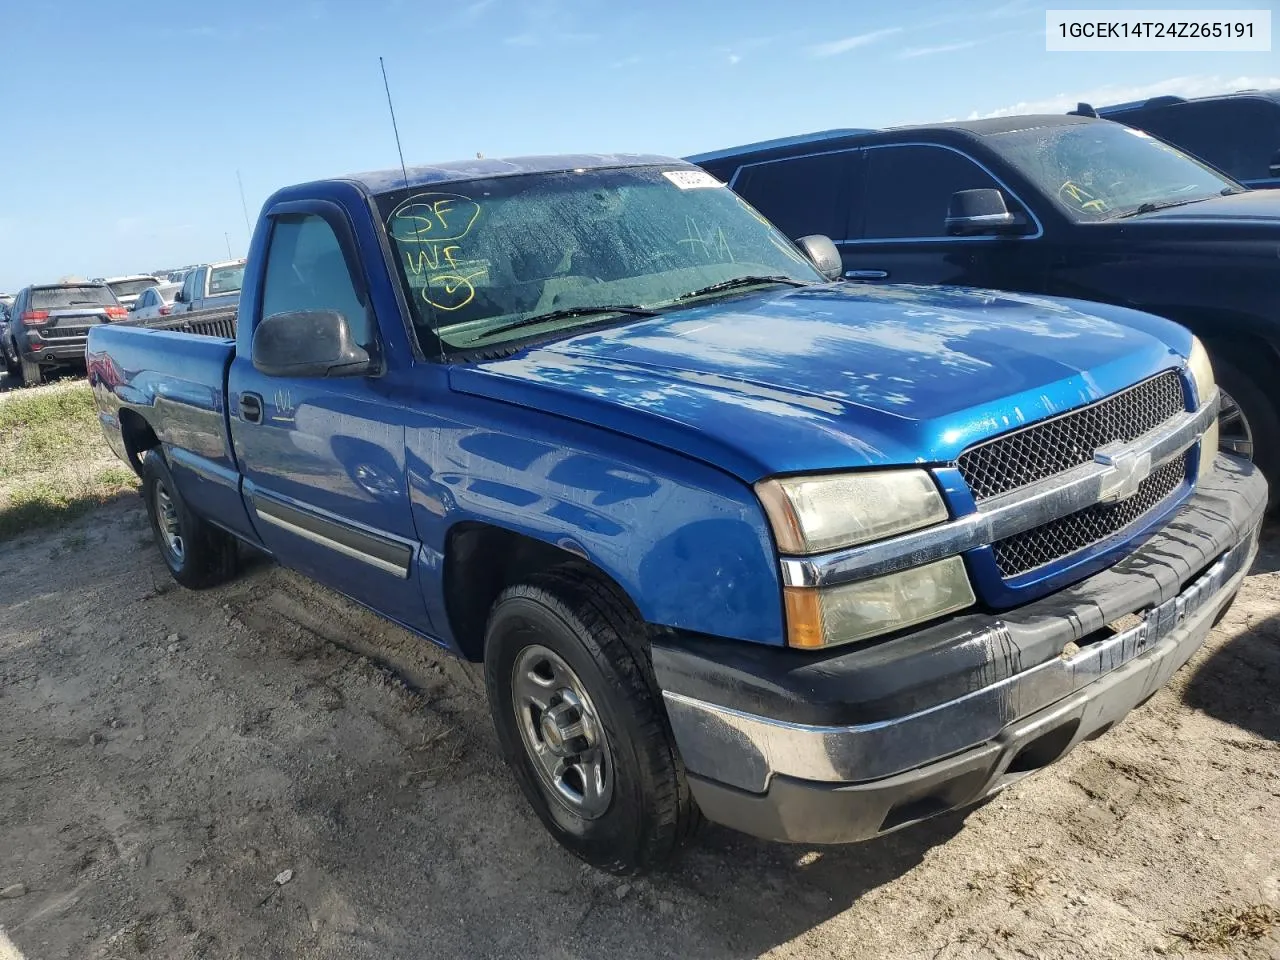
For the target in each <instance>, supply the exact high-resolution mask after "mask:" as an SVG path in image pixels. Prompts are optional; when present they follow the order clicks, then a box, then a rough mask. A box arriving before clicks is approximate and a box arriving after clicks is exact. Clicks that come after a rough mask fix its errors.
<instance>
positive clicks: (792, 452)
mask: <svg viewBox="0 0 1280 960" xmlns="http://www.w3.org/2000/svg"><path fill="white" fill-rule="evenodd" d="M1082 307H1084V308H1087V309H1088V312H1085V310H1083V309H1081V308H1082ZM1189 348H1190V335H1189V334H1187V333H1186V332H1185V331H1183V330H1182V329H1181V328H1179V327H1176V326H1174V325H1173V324H1171V323H1167V322H1166V321H1163V320H1160V319H1157V318H1155V317H1150V316H1148V315H1146V314H1141V313H1137V312H1135V311H1131V310H1125V309H1123V308H1118V307H1110V306H1104V305H1101V304H1082V303H1076V302H1071V301H1063V300H1055V299H1052V298H1047V297H1046V298H1040V297H1031V296H1022V295H1016V294H1005V293H994V292H991V291H985V290H972V289H964V288H957V287H922V286H880V287H869V286H863V285H860V284H830V285H823V286H817V287H807V288H800V289H789V290H785V291H780V292H768V293H764V294H756V295H750V296H745V297H744V296H737V297H733V298H730V299H727V300H719V301H716V302H714V303H710V304H706V305H703V306H697V307H690V308H686V309H682V310H676V311H672V312H669V313H666V314H664V315H662V316H660V317H655V318H652V319H645V320H641V321H639V322H634V323H628V324H625V325H622V326H617V327H613V328H609V329H606V330H604V331H597V332H592V333H582V334H579V335H576V336H571V337H568V338H565V339H562V340H558V341H555V342H553V343H550V344H547V345H543V346H537V347H533V348H530V349H527V350H524V351H521V352H520V353H517V354H515V355H514V356H510V357H507V358H503V359H499V360H491V361H486V362H481V363H476V364H469V365H459V366H456V367H454V368H452V369H451V371H450V380H451V384H452V386H453V388H454V389H455V390H458V391H461V392H465V393H469V394H473V395H477V396H484V397H489V398H492V399H495V400H501V401H504V402H508V403H516V404H519V405H521V406H525V407H530V408H534V409H539V410H543V411H545V412H547V413H551V414H555V415H558V416H565V417H571V418H573V419H577V420H581V421H583V422H586V423H591V424H596V425H599V426H602V427H604V428H606V429H609V430H612V431H615V432H617V433H621V434H625V435H627V436H631V437H634V438H636V439H639V440H642V441H645V442H648V443H653V444H657V445H659V446H662V447H666V448H668V449H671V450H675V451H677V452H681V453H684V454H686V455H690V456H693V457H696V458H698V459H700V460H703V461H706V462H708V463H712V464H715V465H717V466H719V467H721V468H723V469H725V470H728V471H729V472H731V473H733V474H734V475H736V476H738V477H740V478H741V479H743V480H746V481H747V482H754V481H755V480H758V479H760V478H761V477H764V476H768V475H771V474H778V473H790V472H803V471H809V470H825V469H837V468H847V467H864V466H876V465H889V464H907V463H924V462H930V463H940V462H948V461H951V460H953V459H954V458H955V457H956V456H957V455H958V454H959V453H960V452H961V451H962V450H963V449H964V448H965V447H967V446H969V445H970V444H972V443H974V442H975V441H977V440H980V439H983V438H985V437H988V436H991V435H993V434H996V433H1001V432H1004V431H1005V430H1009V429H1012V428H1014V427H1017V426H1020V425H1022V424H1025V423H1029V422H1032V421H1035V420H1038V419H1040V418H1042V417H1045V416H1049V415H1052V414H1055V413H1059V412H1061V411H1063V410H1066V409H1070V408H1072V407H1075V406H1079V405H1080V404H1083V403H1088V402H1090V401H1093V400H1096V399H1099V398H1100V397H1103V396H1105V395H1107V394H1109V393H1113V392H1114V391H1116V390H1119V389H1121V388H1123V387H1126V386H1129V385H1130V384H1132V383H1135V382H1137V381H1139V380H1141V379H1144V378H1145V377H1147V376H1150V375H1152V374H1154V373H1155V372H1157V371H1158V370H1161V369H1165V368H1168V367H1170V366H1174V365H1177V364H1180V363H1181V362H1182V358H1183V357H1184V356H1185V355H1186V353H1187V352H1188V350H1189Z"/></svg>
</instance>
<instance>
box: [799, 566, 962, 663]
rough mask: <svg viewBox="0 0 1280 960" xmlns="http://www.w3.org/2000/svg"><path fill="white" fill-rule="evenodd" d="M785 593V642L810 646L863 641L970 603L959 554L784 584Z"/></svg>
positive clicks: (930, 618) (950, 611) (817, 646)
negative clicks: (872, 574) (813, 583)
mask: <svg viewBox="0 0 1280 960" xmlns="http://www.w3.org/2000/svg"><path fill="white" fill-rule="evenodd" d="M783 595H784V598H785V600H786V611H787V643H788V645H789V646H792V647H802V648H808V649H814V648H819V647H830V646H835V645H836V644H841V643H852V642H854V641H856V640H865V639H867V638H868V637H874V636H877V635H879V634H882V633H889V632H891V631H893V630H900V629H902V628H903V627H910V626H913V625H914V624H917V623H923V622H924V621H925V620H932V619H933V618H934V617H940V616H942V615H943V614H947V613H954V612H955V611H956V610H963V609H964V608H965V607H968V606H972V605H973V602H974V597H973V588H972V587H971V586H970V585H969V575H968V574H967V573H966V572H965V569H964V561H963V560H961V559H960V558H959V557H947V559H945V560H939V561H937V562H936V563H928V564H925V565H924V566H922V567H913V568H912V569H910V570H902V571H899V572H898V573H890V574H887V575H886V576H883V577H876V578H875V579H873V580H860V581H857V582H855V583H846V584H841V585H840V586H835V587H784V588H783Z"/></svg>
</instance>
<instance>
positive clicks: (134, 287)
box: [104, 274, 162, 310]
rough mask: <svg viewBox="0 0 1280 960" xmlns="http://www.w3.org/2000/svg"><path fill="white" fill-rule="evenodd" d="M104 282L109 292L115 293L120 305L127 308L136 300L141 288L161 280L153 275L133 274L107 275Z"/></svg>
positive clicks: (152, 285) (153, 284)
mask: <svg viewBox="0 0 1280 960" xmlns="http://www.w3.org/2000/svg"><path fill="white" fill-rule="evenodd" d="M104 282H105V283H106V285H107V286H108V287H110V288H111V292H112V293H114V294H115V295H116V299H117V300H119V301H120V306H122V307H124V308H125V309H126V310H128V309H129V308H130V307H132V306H133V304H134V303H135V302H136V301H137V299H138V296H139V294H141V293H142V291H143V290H146V289H147V288H148V287H154V286H155V285H156V284H157V283H161V282H162V281H161V280H160V278H159V277H153V276H151V275H149V274H135V275H133V276H129V277H108V278H107V279H106V280H105V281H104Z"/></svg>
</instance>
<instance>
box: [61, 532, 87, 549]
mask: <svg viewBox="0 0 1280 960" xmlns="http://www.w3.org/2000/svg"><path fill="white" fill-rule="evenodd" d="M88 545H89V537H88V534H84V533H73V534H71V536H69V537H64V538H63V540H62V546H64V547H66V548H67V549H68V550H83V549H84V548H85V547H87V546H88Z"/></svg>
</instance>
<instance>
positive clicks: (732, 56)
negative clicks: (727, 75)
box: [729, 53, 742, 67]
mask: <svg viewBox="0 0 1280 960" xmlns="http://www.w3.org/2000/svg"><path fill="white" fill-rule="evenodd" d="M741 62H742V58H741V57H740V56H738V55H737V54H736V53H731V54H729V66H731V67H732V66H734V65H736V64H739V63H741Z"/></svg>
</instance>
